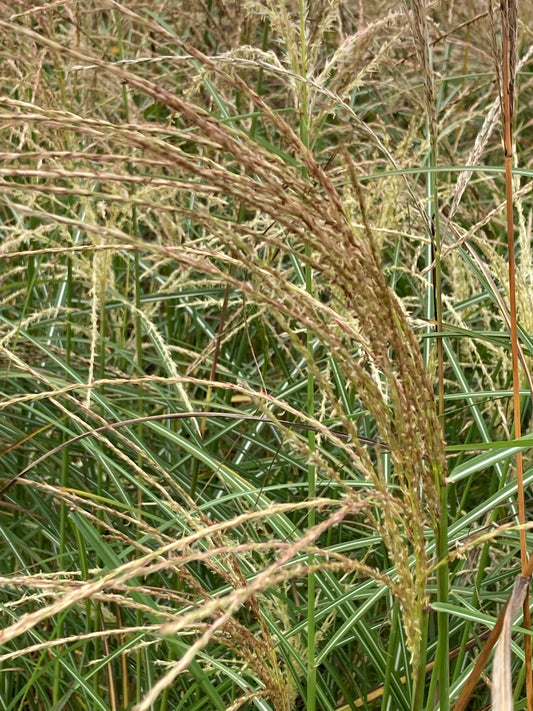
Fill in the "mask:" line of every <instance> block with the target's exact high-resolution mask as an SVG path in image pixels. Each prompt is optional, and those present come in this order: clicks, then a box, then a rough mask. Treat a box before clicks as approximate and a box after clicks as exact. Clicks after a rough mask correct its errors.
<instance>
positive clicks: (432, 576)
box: [0, 0, 532, 711]
mask: <svg viewBox="0 0 533 711" xmlns="http://www.w3.org/2000/svg"><path fill="white" fill-rule="evenodd" d="M352 5H353V3H352V4H350V3H344V2H342V1H341V0H339V1H338V2H316V3H315V2H313V3H307V2H303V1H302V2H288V1H287V2H286V1H285V0H283V2H270V1H266V2H256V1H255V0H253V1H252V0H250V1H249V2H248V1H247V2H234V3H233V2H232V3H207V4H206V5H204V4H202V3H181V4H180V7H179V9H176V8H174V7H173V6H172V4H170V5H169V4H168V3H163V2H155V3H154V4H153V6H151V7H150V8H149V9H147V8H146V7H145V6H144V5H143V4H142V3H138V2H131V3H129V4H128V5H127V6H126V5H121V4H120V3H117V2H114V1H113V0H103V1H101V2H94V3H90V4H89V5H88V6H87V5H85V6H84V7H83V8H82V7H81V6H79V5H77V4H74V3H69V2H66V3H63V4H62V5H60V6H57V7H56V6H54V5H52V6H46V7H38V6H35V7H31V8H30V7H26V6H22V5H21V7H20V8H15V9H13V11H12V13H11V16H10V17H4V18H2V19H1V20H0V28H1V29H2V32H3V34H2V38H1V39H0V49H1V51H2V52H3V55H4V58H7V61H6V62H4V65H3V72H4V76H3V86H4V89H3V92H2V97H1V101H0V104H1V106H0V157H1V163H0V178H1V179H2V188H3V190H2V202H1V206H0V215H1V220H2V222H1V225H2V230H3V238H2V242H1V244H0V264H1V268H2V286H1V288H2V311H1V314H0V317H1V318H0V371H1V373H2V390H1V392H2V396H1V400H0V438H1V442H2V446H1V453H2V461H3V464H4V470H3V471H4V474H3V481H2V482H1V485H0V489H1V503H2V506H3V512H4V515H5V518H4V521H5V525H4V524H3V528H2V534H3V536H4V541H5V546H6V548H5V551H6V553H5V555H3V556H2V565H1V566H0V583H1V587H0V605H1V608H0V609H1V612H0V614H1V615H2V622H1V629H0V643H1V645H2V646H1V648H0V664H1V665H2V667H1V669H2V679H3V681H2V683H3V684H4V687H3V690H2V693H0V697H1V698H4V699H8V701H6V702H5V703H4V706H5V708H6V709H11V708H15V707H17V708H22V707H23V706H27V705H28V704H29V705H30V706H31V708H35V709H45V708H51V707H53V708H54V709H60V708H70V707H82V706H83V707H84V708H88V709H91V710H92V709H106V710H107V709H111V710H112V711H115V710H118V709H126V708H134V709H135V710H136V711H147V710H148V709H157V710H158V711H166V710H167V709H177V710H180V709H182V710H186V711H191V710H192V711H194V710H195V709H197V710H198V711H200V709H203V708H209V709H217V711H218V710H220V711H228V709H229V710H231V711H233V710H235V711H237V709H252V708H254V709H261V710H262V711H292V710H293V709H299V708H303V707H305V708H306V709H307V710H308V711H316V709H324V710H325V711H339V710H341V709H342V711H348V710H350V711H353V709H355V708H361V707H365V708H378V707H380V708H382V709H383V711H385V710H386V709H392V708H394V709H405V710H407V709H417V710H418V709H423V708H427V709H432V708H436V707H437V705H439V707H440V709H441V711H445V709H446V708H448V707H449V704H450V699H453V698H455V697H456V696H458V694H459V690H460V687H461V685H462V684H464V682H465V680H466V678H467V676H468V673H469V670H470V667H471V666H472V660H471V659H470V658H469V654H470V651H471V649H472V648H474V647H475V644H476V642H475V641H473V639H474V638H475V635H474V633H473V625H474V624H481V623H480V621H479V619H478V618H476V617H475V614H474V612H473V611H475V612H476V614H477V611H478V608H479V609H481V608H483V609H484V610H485V611H487V610H488V611H489V612H490V613H491V614H492V611H493V609H494V607H495V605H497V604H498V603H499V602H500V601H501V600H500V597H501V596H502V595H503V593H504V592H505V586H506V581H507V582H508V580H509V579H510V578H507V575H508V574H509V575H510V573H511V572H512V570H513V567H514V561H513V555H514V551H515V550H516V544H517V540H518V538H517V534H516V532H515V530H514V528H513V527H512V526H510V525H507V526H505V527H502V528H498V529H495V530H492V529H491V530H489V531H483V532H482V533H481V534H479V535H478V534H477V533H476V530H477V528H478V527H479V526H484V525H486V524H490V523H492V522H493V521H495V520H496V518H497V516H496V514H498V512H500V511H501V509H502V508H503V507H505V506H507V504H508V503H509V502H512V501H513V496H514V492H515V485H514V484H513V483H512V480H511V479H510V477H508V472H507V469H506V462H507V459H508V458H509V457H510V456H511V450H512V447H511V446H510V445H509V448H508V451H506V450H504V449H503V448H500V449H498V450H497V456H496V458H495V459H490V456H493V452H491V451H489V452H488V454H485V453H482V454H479V453H478V452H476V454H475V455H471V453H470V451H469V449H468V446H469V445H471V444H472V443H473V444H474V445H475V446H477V445H479V444H480V443H479V439H481V440H482V444H483V445H485V444H487V443H489V444H490V443H492V442H494V441H496V442H498V444H501V442H500V440H501V439H502V432H504V431H505V430H506V428H507V431H509V423H508V409H507V407H506V405H505V403H506V402H507V401H506V400H505V398H506V397H508V394H505V393H507V390H506V388H507V378H508V376H509V373H510V372H511V367H510V364H509V358H508V355H507V353H506V346H505V344H504V341H503V340H502V336H501V332H500V331H501V328H500V327H501V325H502V322H504V321H505V315H502V314H500V313H499V312H498V308H499V305H500V302H501V297H500V300H498V297H499V292H498V293H497V294H496V293H495V292H497V289H495V290H492V286H493V285H495V281H494V280H495V279H496V276H495V275H496V273H497V274H498V275H499V274H501V270H500V271H497V269H499V267H498V265H497V263H496V261H497V260H496V258H494V260H492V261H491V259H489V258H488V257H487V261H486V262H485V261H483V259H484V257H485V256H487V255H488V253H489V252H488V250H487V251H486V252H480V251H476V250H474V249H473V247H472V244H470V237H469V239H468V241H467V240H466V238H465V235H467V234H468V235H470V233H469V232H467V231H468V230H474V231H475V229H476V226H477V227H478V229H481V226H483V227H485V226H486V222H483V219H484V218H481V217H480V218H479V220H478V222H476V225H473V224H472V223H470V224H469V223H468V222H467V217H468V213H469V209H470V207H471V206H472V205H474V204H476V200H478V199H479V200H483V201H487V202H490V201H491V200H492V199H493V198H494V186H495V183H494V182H491V181H493V178H491V179H490V180H488V181H487V183H486V184H485V183H481V182H480V183H479V184H477V183H476V185H475V187H472V184H471V182H472V180H473V178H472V175H474V173H471V174H470V177H469V178H468V179H466V180H464V179H461V178H458V179H457V181H456V180H455V178H456V174H455V173H454V170H453V161H452V160H451V159H450V165H451V166H452V167H449V171H450V173H449V175H448V174H443V175H442V177H439V181H438V185H437V173H438V170H440V167H439V166H440V165H441V162H442V160H443V159H442V156H443V155H445V156H446V159H447V158H448V157H450V156H451V157H456V156H457V160H459V157H460V156H464V155H468V154H470V155H471V156H473V159H475V161H481V160H483V159H484V157H486V150H488V148H487V149H486V147H487V146H490V145H491V144H490V140H491V135H492V132H493V131H494V123H493V122H490V121H489V122H488V123H486V124H485V128H484V129H483V131H482V134H483V140H482V141H477V143H476V142H475V141H476V138H475V137H474V136H473V135H472V132H471V131H470V129H469V128H468V125H469V122H471V121H474V122H480V123H482V122H483V120H484V119H485V112H484V105H483V102H482V100H481V99H477V98H474V96H476V97H477V94H475V92H478V91H479V92H480V94H483V95H484V94H485V86H484V85H483V84H482V80H481V79H479V82H480V83H479V85H478V84H475V87H474V88H472V89H468V88H467V87H460V88H459V89H458V90H457V91H455V88H452V85H453V87H455V84H454V83H453V82H455V79H453V81H452V79H450V80H449V81H450V84H449V85H448V84H447V83H446V81H447V80H446V79H445V78H444V79H443V78H442V76H440V75H438V74H437V70H436V68H435V67H436V66H438V63H439V62H442V61H444V58H446V57H447V58H448V59H446V61H449V62H450V66H451V65H452V63H453V62H458V61H459V56H456V55H457V52H458V50H457V46H458V45H457V43H456V44H454V43H453V42H450V44H449V45H447V44H446V38H447V37H448V35H449V36H453V37H455V36H458V37H460V38H461V42H463V41H464V45H460V46H468V47H470V44H468V36H467V34H465V33H468V32H469V27H470V24H471V21H472V22H474V20H472V18H470V16H469V15H468V13H467V11H466V10H463V9H461V10H460V11H459V10H458V12H460V17H458V18H454V17H452V15H453V13H452V12H451V11H450V13H448V14H446V13H442V11H441V10H439V9H438V8H433V7H431V8H428V7H427V6H426V4H425V3H423V2H413V3H406V5H405V7H404V8H403V9H401V8H396V9H394V11H390V9H389V8H388V7H387V6H386V4H385V3H383V4H382V6H381V5H380V4H379V3H376V4H373V5H372V7H370V6H368V4H367V3H359V5H358V6H357V7H353V6H352ZM430 12H435V13H436V16H438V18H439V22H440V23H441V24H442V33H440V32H439V34H438V41H437V40H435V37H436V34H435V32H436V31H435V22H437V20H436V19H433V20H432V18H431V17H430ZM476 18H477V16H476ZM485 19H486V18H485V16H484V15H483V16H482V17H480V18H477V19H475V22H476V23H482V22H484V21H485ZM476 26H477V25H476ZM406 28H409V29H408V30H407V29H406ZM445 28H446V29H445ZM411 35H412V36H411ZM441 35H442V36H441ZM443 46H445V47H446V50H443ZM447 53H448V54H447ZM9 57H11V59H9ZM12 57H16V60H13V59H12ZM450 57H451V58H450ZM452 60H453V62H452ZM465 61H466V59H465ZM483 61H484V55H483V56H482V57H481V58H478V59H477V60H476V62H478V63H479V66H477V65H476V69H478V70H479V74H480V75H482V70H483V71H484V70H485V67H484V64H483ZM477 76H478V74H476V77H477ZM472 81H474V80H472ZM476 81H478V79H476ZM447 91H449V92H450V94H453V97H455V98H456V101H457V111H458V112H460V115H461V120H457V121H456V122H452V123H453V126H455V127H456V129H453V128H449V129H448V131H445V130H444V128H443V121H445V120H450V121H451V119H450V115H449V114H446V112H443V111H442V106H441V104H442V103H444V104H445V105H447V104H446V97H448V96H449V95H448V94H447V93H446V92H447ZM450 101H451V99H450ZM439 102H441V104H439ZM420 106H423V107H424V111H423V112H421V111H420ZM446 110H447V109H446ZM443 115H444V118H443ZM457 126H459V127H460V128H457ZM453 130H456V134H453V141H452V139H451V138H447V137H448V136H451V135H452V133H453ZM476 136H477V133H476ZM443 143H445V145H444V146H443V145H442V144H443ZM474 144H475V145H474ZM437 148H438V149H439V150H437ZM469 151H470V153H469ZM454 159H455V158H454ZM468 167H469V170H471V169H472V170H473V169H474V167H473V166H472V165H469V166H468ZM461 175H466V172H465V173H461ZM439 176H440V174H439ZM450 176H451V177H450ZM437 187H438V190H437ZM491 191H492V192H491ZM480 195H481V197H479V196H480ZM465 205H466V206H465ZM497 209H499V208H496V207H494V210H496V211H497ZM473 212H474V210H473V208H472V214H473ZM527 224H528V223H527V221H526V220H525V219H524V220H523V221H522V226H523V229H524V230H527ZM471 237H472V241H473V240H475V239H479V235H478V234H476V235H475V236H474V235H472V236H471ZM463 238H464V241H462V240H463ZM522 242H523V243H524V244H525V243H526V242H527V235H526V234H524V235H522ZM491 248H493V250H494V253H496V252H497V248H496V245H493V247H491ZM446 249H448V252H446ZM469 250H470V251H469ZM481 255H483V256H481ZM446 259H447V260H448V261H446ZM476 259H477V261H476ZM480 263H481V265H480ZM450 273H451V274H453V275H456V274H463V275H464V274H467V275H468V279H467V278H466V277H465V279H464V282H461V283H460V284H459V283H457V284H456V283H454V279H453V278H450V277H449V274H450ZM480 290H481V296H480V293H478V292H480ZM458 294H460V295H461V296H460V298H458V296H457V295H458ZM491 298H492V301H491ZM496 322H497V326H496V327H495V326H494V324H495V323H496ZM476 328H480V329H481V331H482V333H483V338H484V339H485V340H483V348H481V347H480V346H479V342H478V340H477V336H476V333H477V331H476ZM451 334H452V335H451ZM487 334H488V335H487ZM453 339H457V342H456V341H454V340H453ZM460 339H465V341H466V342H467V343H468V346H467V347H465V348H463V347H462V343H461V342H460ZM467 339H468V340H467ZM457 343H458V344H459V345H457ZM523 348H524V353H523V357H524V358H526V357H527V355H528V354H527V353H526V354H525V351H526V350H527V348H528V346H527V344H525V343H524V344H523ZM465 353H468V354H471V357H472V364H470V363H466V362H464V360H465V359H464V357H463V356H464V354H465ZM470 368H471V370H470ZM489 373H490V379H489V375H488V374H489ZM487 379H489V380H488V382H489V383H490V386H487V391H484V390H481V394H480V393H478V392H477V391H476V387H477V385H476V383H482V384H485V383H486V382H487ZM480 387H481V386H480ZM483 387H485V385H483ZM491 388H492V389H493V390H495V391H497V392H498V398H499V400H498V402H500V403H504V404H500V405H499V408H498V409H497V415H494V416H493V417H492V420H491V421H490V424H489V423H488V422H487V420H488V419H490V418H488V417H487V416H486V415H487V411H486V410H483V407H484V405H483V402H485V401H482V399H481V398H482V397H484V398H485V399H486V402H488V403H491V402H492V400H491V399H490V398H491V395H490V394H489V391H490V389H491ZM502 393H503V394H502ZM445 403H446V418H444V412H445ZM488 407H489V406H488V405H487V406H486V408H487V409H488ZM445 435H446V439H447V441H448V446H449V447H450V448H451V449H450V452H451V453H453V456H454V457H455V459H452V460H451V467H448V465H447V461H446V452H445V444H444V437H445ZM464 442H466V443H467V444H464ZM475 446H474V449H475ZM454 447H455V449H454ZM498 457H499V458H498ZM506 458H507V459H506ZM489 459H490V462H489ZM489 466H494V467H495V472H496V474H495V475H494V476H492V475H491V476H490V477H489V476H488V475H486V471H487V468H488V467H489ZM485 476H487V479H486V480H485V479H484V478H483V479H482V477H485ZM528 477H529V478H528ZM531 478H532V475H531V472H529V473H528V472H526V473H525V482H526V483H527V481H530V480H531ZM478 480H479V481H481V482H482V484H483V486H485V485H486V487H487V490H488V491H489V492H490V493H489V494H488V495H487V494H486V493H480V488H479V487H480V486H481V484H479V483H478ZM483 491H485V490H483ZM491 512H495V513H494V516H492V513H491ZM498 515H499V514H498ZM491 516H492V518H491ZM488 541H491V546H492V548H489V544H488ZM492 563H494V566H493V565H492ZM473 571H474V572H473ZM475 571H479V572H477V573H476V572H475ZM476 574H477V577H476V579H475V581H474V577H475V576H476ZM474 582H475V584H474ZM476 596H477V597H476ZM489 612H487V614H489ZM483 619H484V618H483ZM506 631H507V637H508V636H509V633H510V624H508V625H507V626H506ZM479 634H480V636H483V632H480V633H479ZM448 643H449V646H450V648H449V649H448ZM474 651H476V650H474ZM506 664H507V662H506ZM506 668H507V667H506ZM480 696H482V694H480ZM0 703H2V702H1V701H0Z"/></svg>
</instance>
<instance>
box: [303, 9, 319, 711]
mask: <svg viewBox="0 0 533 711" xmlns="http://www.w3.org/2000/svg"><path fill="white" fill-rule="evenodd" d="M308 10H309V7H308V2H306V0H299V13H300V61H301V65H300V70H301V75H302V77H303V79H304V81H303V82H302V84H301V94H300V138H301V140H302V143H303V144H304V145H305V146H306V147H309V115H308V107H309V101H308V92H307V82H306V78H307V37H306V20H307V14H308ZM304 170H305V169H304ZM305 256H306V263H305V289H306V291H307V293H308V294H311V293H312V291H313V272H312V269H311V265H310V263H309V260H310V258H311V245H310V244H306V245H305ZM313 340H314V336H313V333H312V332H311V331H308V332H307V337H306V346H307V351H308V354H309V358H312V354H313ZM314 409H315V378H314V376H313V373H312V372H311V369H309V371H308V374H307V414H308V415H309V416H311V417H312V416H313V415H314ZM307 445H308V448H309V452H310V453H312V452H314V451H315V447H316V435H315V432H314V430H309V432H308V437H307ZM307 494H308V498H309V501H312V500H313V499H314V498H315V495H316V467H315V465H314V464H311V463H310V464H309V466H308V469H307ZM315 522H316V513H315V509H314V508H313V507H312V506H310V507H309V513H308V517H307V525H308V527H309V528H312V527H313V526H314V525H315ZM307 562H308V565H309V573H308V576H307V707H306V709H307V711H315V710H316V671H317V670H316V664H315V657H316V649H315V647H316V628H315V595H316V592H315V574H314V573H313V572H312V569H313V565H314V563H315V556H314V554H313V553H309V555H308V557H307Z"/></svg>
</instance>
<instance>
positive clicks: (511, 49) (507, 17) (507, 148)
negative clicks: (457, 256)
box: [501, 0, 533, 711]
mask: <svg viewBox="0 0 533 711" xmlns="http://www.w3.org/2000/svg"><path fill="white" fill-rule="evenodd" d="M501 8H502V94H503V97H502V98H503V117H502V119H503V145H504V152H505V200H506V211H507V246H508V251H509V319H510V325H511V329H510V330H511V363H512V369H513V409H514V436H515V438H516V439H518V438H520V437H521V436H522V427H521V422H520V418H521V412H520V370H519V365H518V326H517V314H516V278H515V250H514V215H513V109H514V106H513V100H514V79H515V77H514V64H515V62H514V53H515V33H516V14H517V8H516V2H515V0H505V1H504V2H502V5H501ZM516 480H517V496H518V521H519V523H520V524H521V525H522V526H523V525H524V524H525V522H526V505H525V496H524V474H523V461H522V452H518V453H517V455H516ZM520 561H521V565H522V574H525V573H526V569H527V563H528V555H527V542H526V531H525V528H524V527H522V528H521V529H520ZM523 611H524V627H525V629H527V630H529V629H531V615H530V612H529V595H528V594H526V599H525V601H524V608H523ZM524 655H525V663H526V698H527V708H528V711H532V710H533V679H532V669H531V637H530V636H529V635H528V634H525V635H524Z"/></svg>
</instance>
